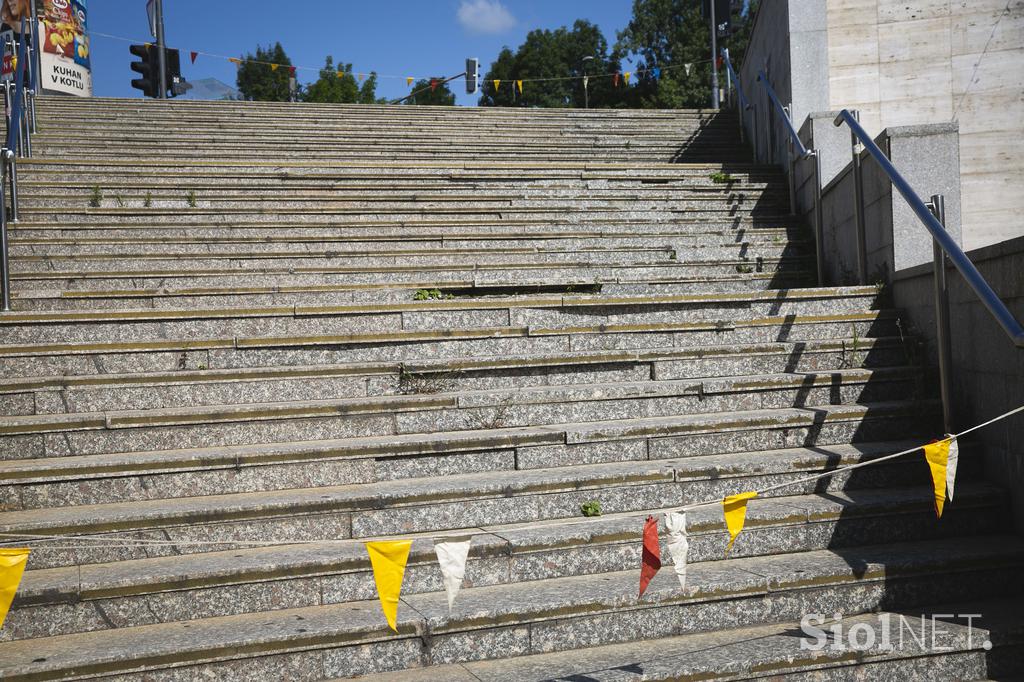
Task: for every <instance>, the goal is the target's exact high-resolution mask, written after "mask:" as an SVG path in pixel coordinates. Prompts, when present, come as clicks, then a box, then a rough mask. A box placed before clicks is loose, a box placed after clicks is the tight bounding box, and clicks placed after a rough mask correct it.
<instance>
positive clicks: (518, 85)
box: [516, 81, 523, 95]
mask: <svg viewBox="0 0 1024 682" xmlns="http://www.w3.org/2000/svg"><path fill="white" fill-rule="evenodd" d="M516 87H517V88H519V94H520V95H521V94H523V81H516Z"/></svg>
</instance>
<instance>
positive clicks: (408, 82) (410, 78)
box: [405, 76, 412, 86]
mask: <svg viewBox="0 0 1024 682" xmlns="http://www.w3.org/2000/svg"><path fill="white" fill-rule="evenodd" d="M405 84H406V86H409V85H412V76H409V77H408V78H406V79H405Z"/></svg>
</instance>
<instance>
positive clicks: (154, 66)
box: [128, 43, 160, 97]
mask: <svg viewBox="0 0 1024 682" xmlns="http://www.w3.org/2000/svg"><path fill="white" fill-rule="evenodd" d="M128 51H129V52H131V53H132V54H133V55H135V56H136V57H138V58H139V61H133V62H132V63H131V68H132V71H134V72H136V73H138V74H141V75H142V78H133V79H132V87H133V88H135V89H136V90H142V94H144V95H145V96H146V97H159V93H160V68H159V66H160V57H159V55H158V54H157V47H156V45H153V44H150V43H147V44H145V45H130V46H129V47H128Z"/></svg>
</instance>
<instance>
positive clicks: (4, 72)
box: [0, 0, 32, 82]
mask: <svg viewBox="0 0 1024 682" xmlns="http://www.w3.org/2000/svg"><path fill="white" fill-rule="evenodd" d="M22 19H25V21H26V22H27V21H31V20H32V0H0V22H3V24H4V27H3V29H2V30H0V56H2V58H3V61H2V62H0V82H3V81H10V80H14V60H15V56H14V55H15V54H16V50H15V47H14V41H15V40H16V39H17V38H18V37H19V36H18V34H17V33H15V32H16V31H20V30H21V20H22Z"/></svg>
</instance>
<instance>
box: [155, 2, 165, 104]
mask: <svg viewBox="0 0 1024 682" xmlns="http://www.w3.org/2000/svg"><path fill="white" fill-rule="evenodd" d="M154 6H155V13H156V48H157V54H158V59H157V62H158V63H157V69H158V70H159V72H160V79H159V83H160V92H159V93H158V94H157V97H159V98H160V99H167V54H166V47H165V45H164V2H163V0H154Z"/></svg>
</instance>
